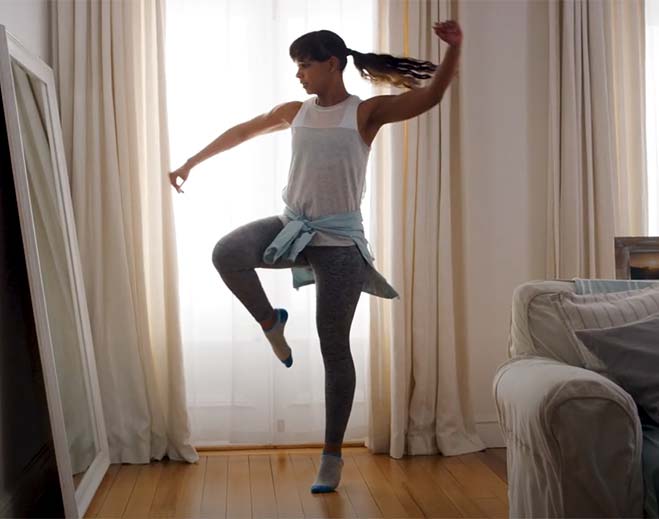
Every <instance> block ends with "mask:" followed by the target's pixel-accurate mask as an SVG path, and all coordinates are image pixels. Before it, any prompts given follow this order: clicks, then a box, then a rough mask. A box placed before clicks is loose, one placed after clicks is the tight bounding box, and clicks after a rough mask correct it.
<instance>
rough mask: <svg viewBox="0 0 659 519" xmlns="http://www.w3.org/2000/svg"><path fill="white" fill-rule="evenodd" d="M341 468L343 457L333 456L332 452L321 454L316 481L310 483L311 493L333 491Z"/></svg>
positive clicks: (339, 476)
mask: <svg viewBox="0 0 659 519" xmlns="http://www.w3.org/2000/svg"><path fill="white" fill-rule="evenodd" d="M342 468H343V459H341V457H340V456H333V455H332V454H323V455H321V457H320V468H319V469H318V475H317V476H316V481H314V483H313V485H311V493H312V494H319V493H324V492H333V491H334V490H335V489H336V487H338V486H339V482H340V481H341V469H342Z"/></svg>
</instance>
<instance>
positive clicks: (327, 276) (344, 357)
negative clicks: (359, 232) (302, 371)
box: [305, 246, 366, 492]
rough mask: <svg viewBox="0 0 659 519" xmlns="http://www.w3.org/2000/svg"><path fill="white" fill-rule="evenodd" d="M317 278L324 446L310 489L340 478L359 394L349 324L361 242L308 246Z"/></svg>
mask: <svg viewBox="0 0 659 519" xmlns="http://www.w3.org/2000/svg"><path fill="white" fill-rule="evenodd" d="M305 252H306V258H307V261H308V262H309V264H310V265H311V267H312V268H313V270H314V277H315V279H316V325H317V328H318V336H319V338H320V348H321V353H322V356H323V363H324V365H325V448H324V449H323V456H322V458H321V466H320V470H319V472H318V477H317V478H316V481H315V482H314V484H313V485H312V487H311V491H312V492H329V491H332V490H334V488H336V486H337V485H338V483H339V480H340V477H341V467H342V465H343V461H342V460H341V445H342V444H343V437H344V434H345V430H346V427H347V425H348V419H349V418H350V411H351V410H352V402H353V398H354V394H355V366H354V363H353V359H352V354H351V352H350V327H351V325H352V320H353V317H354V315H355V310H356V308H357V303H358V302H359V297H360V295H361V290H362V285H363V281H364V275H365V272H366V261H365V260H364V258H363V257H362V255H361V253H360V252H359V250H358V249H357V247H355V246H353V247H307V248H306V249H305Z"/></svg>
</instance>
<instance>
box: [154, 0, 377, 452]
mask: <svg viewBox="0 0 659 519" xmlns="http://www.w3.org/2000/svg"><path fill="white" fill-rule="evenodd" d="M375 19H376V17H375V8H374V2H372V1H371V0H364V1H362V0H360V1H357V2H355V1H354V0H324V1H322V2H321V1H318V0H284V1H281V0H280V1H272V0H249V1H245V0H195V1H191V0H187V1H186V0H167V47H166V63H167V94H168V111H169V127H170V139H171V159H172V167H173V168H176V167H178V166H180V165H181V164H182V163H183V162H185V160H186V159H187V158H188V157H190V156H192V155H193V154H195V153H196V152H198V151H199V150H201V149H202V148H204V147H205V146H206V145H207V144H209V143H210V142H211V141H213V140H214V139H215V138H216V137H218V136H219V135H220V134H221V133H222V132H224V131H225V130H227V129H229V128H230V127H232V126H234V125H236V124H239V123H241V122H244V121H246V120H249V119H251V118H253V117H255V116H256V115H258V114H261V113H264V112H267V111H269V110H270V109H272V108H273V107H274V106H275V105H277V104H280V103H282V102H286V101H292V100H304V99H306V98H307V97H308V95H307V94H306V93H305V91H304V90H303V89H302V87H301V86H300V84H299V81H298V80H297V79H296V77H295V74H296V72H297V69H296V66H295V64H294V63H293V62H292V61H291V59H290V58H289V56H288V48H289V45H290V43H291V42H292V41H293V40H294V39H295V38H297V37H298V36H300V35H302V34H304V33H306V32H309V31H311V30H318V29H330V30H333V31H335V32H336V33H338V34H339V35H341V36H342V38H343V39H344V40H345V42H346V44H347V46H348V47H351V48H354V49H356V50H361V51H363V52H371V51H372V50H373V41H374V33H373V29H372V26H371V25H372V24H374V23H375ZM344 80H345V84H346V88H347V89H348V91H349V92H350V93H352V94H356V95H358V96H360V97H361V98H362V99H365V98H368V97H371V96H372V95H373V89H372V87H371V85H370V83H368V82H366V81H365V80H363V79H362V78H361V77H360V76H359V74H358V73H357V71H356V69H355V68H354V66H353V64H352V59H351V58H348V66H347V67H346V71H345V73H344ZM290 147H291V141H290V130H286V131H280V132H276V133H273V134H268V135H262V136H259V137H256V138H255V139H252V140H250V141H248V142H246V143H244V144H242V145H240V146H238V147H236V148H232V149H230V150H228V151H226V152H224V153H221V154H219V155H216V156H215V157H213V158H211V159H209V160H207V161H206V162H204V163H203V164H201V165H199V166H198V167H196V168H195V169H193V170H192V173H191V175H190V177H189V179H188V182H187V183H186V185H185V186H184V188H183V189H184V191H185V193H184V194H180V195H179V194H176V193H174V197H175V217H176V233H177V244H178V264H179V290H180V305H181V316H182V317H181V318H182V333H183V347H184V363H185V375H186V388H187V398H188V408H189V413H190V419H191V426H192V439H191V440H192V443H193V444H194V445H198V446H201V445H204V446H206V445H208V446H210V445H224V444H271V443H272V444H286V443H303V442H321V441H323V438H324V436H323V430H324V423H325V410H324V409H325V408H324V374H323V364H322V358H321V355H320V346H319V342H318V337H317V334H316V325H315V287H313V286H310V287H303V288H301V289H300V290H299V291H295V290H294V289H293V287H292V278H291V272H290V270H260V271H258V273H259V277H260V279H261V282H262V284H263V287H264V289H265V291H266V294H268V296H269V298H270V301H271V303H272V305H273V306H274V307H284V308H286V309H287V310H288V311H289V314H290V320H289V322H288V324H287V328H286V331H287V338H288V340H289V343H290V344H291V347H292V349H293V358H294V364H293V367H292V368H291V369H286V368H285V367H284V366H283V365H282V364H281V363H280V362H279V361H278V360H277V359H276V358H275V356H274V354H273V353H272V351H271V349H270V345H269V344H268V343H267V341H266V339H265V338H264V337H263V334H262V332H261V330H260V327H259V326H258V324H257V323H255V322H254V320H253V319H252V317H251V316H250V315H249V313H248V312H247V310H245V309H244V307H243V306H242V305H241V304H240V302H239V301H238V300H237V299H236V298H235V297H234V296H233V294H231V292H230V291H229V290H228V288H227V287H226V286H225V285H224V283H223V282H222V281H221V279H220V277H219V275H218V274H217V272H216V271H215V269H214V267H213V264H212V262H211V253H212V250H213V247H214V245H215V243H216V242H217V240H219V239H220V238H221V237H222V236H224V235H226V234H227V233H229V232H230V231H232V230H234V229H235V228H237V227H239V226H241V225H243V224H246V223H248V222H251V221H253V220H256V219H260V218H265V217H268V216H274V215H277V214H281V212H282V210H283V202H282V200H281V193H282V189H283V188H284V186H285V185H286V181H287V177H288V167H289V160H290ZM371 159H372V157H371ZM369 174H370V172H369ZM367 180H368V179H367ZM367 184H368V181H367ZM362 211H363V213H364V219H365V221H364V226H365V228H366V229H369V194H368V193H367V194H366V196H365V197H364V201H363V205H362ZM368 337H369V312H368V296H367V295H365V294H362V297H361V300H360V303H359V306H358V309H357V314H356V316H355V319H354V322H353V328H352V335H351V345H352V353H353V357H354V360H355V368H356V370H357V389H356V393H355V401H354V405H353V411H352V416H351V419H350V422H349V424H348V431H347V432H346V437H345V441H351V440H362V439H363V438H364V437H365V436H366V431H367V415H366V405H365V400H366V397H365V380H366V359H367V346H368Z"/></svg>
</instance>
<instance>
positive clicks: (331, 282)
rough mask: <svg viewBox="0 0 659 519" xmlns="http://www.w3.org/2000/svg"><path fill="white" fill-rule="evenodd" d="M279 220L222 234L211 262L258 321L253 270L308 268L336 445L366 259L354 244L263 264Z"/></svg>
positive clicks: (262, 308) (346, 404) (346, 412)
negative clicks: (311, 280)
mask: <svg viewBox="0 0 659 519" xmlns="http://www.w3.org/2000/svg"><path fill="white" fill-rule="evenodd" d="M282 229H283V224H282V223H281V221H280V220H279V218H277V217H276V216H275V217H270V218H264V219H262V220H257V221H255V222H252V223H248V224H247V225H243V226H242V227H239V228H238V229H236V230H234V231H232V232H231V233H229V234H227V235H226V236H225V237H224V238H222V239H221V240H220V241H219V242H217V244H216V245H215V249H214V250H213V265H215V268H216V269H217V271H218V272H219V274H220V276H221V277H222V279H223V280H224V282H225V283H226V285H227V286H228V287H229V289H230V290H231V291H232V292H233V293H234V294H235V296H236V297H237V298H238V299H239V300H240V301H241V302H242V304H243V305H245V308H247V310H248V311H249V313H250V314H252V316H253V317H254V319H256V320H257V321H258V322H261V321H265V320H266V319H268V318H270V317H271V315H272V311H273V308H272V306H271V305H270V302H269V301H268V298H267V296H266V295H265V292H264V291H263V287H262V286H261V282H260V281H259V278H258V276H257V275H256V272H255V270H254V269H255V268H291V267H293V266H303V265H304V266H307V265H309V266H311V268H312V269H313V271H314V277H315V280H316V327H317V329H318V337H319V338H320V349H321V353H322V356H323V363H324V366H325V443H328V444H332V445H341V444H342V443H343V436H344V434H345V430H346V427H347V425H348V418H349V417H350V411H351V409H352V401H353V397H354V394H355V366H354V364H353V360H352V355H351V353H350V326H351V324H352V319H353V317H354V315H355V309H356V308H357V303H358V301H359V296H360V295H361V286H362V282H363V280H364V276H365V272H366V261H365V260H364V258H363V257H362V255H361V253H360V252H359V250H358V249H357V247H356V246H352V247H311V246H308V247H306V248H305V249H304V250H303V251H302V252H301V253H300V255H299V256H298V257H297V259H296V260H295V262H291V261H288V260H285V261H279V262H277V263H276V264H274V265H268V264H266V263H264V262H263V252H264V251H265V249H266V247H267V246H268V245H270V243H271V242H272V240H274V238H275V236H277V234H279V231H281V230H282Z"/></svg>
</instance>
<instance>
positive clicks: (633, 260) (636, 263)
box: [615, 236, 659, 279]
mask: <svg viewBox="0 0 659 519" xmlns="http://www.w3.org/2000/svg"><path fill="white" fill-rule="evenodd" d="M615 258H616V279H659V236H621V237H616V238H615Z"/></svg>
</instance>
